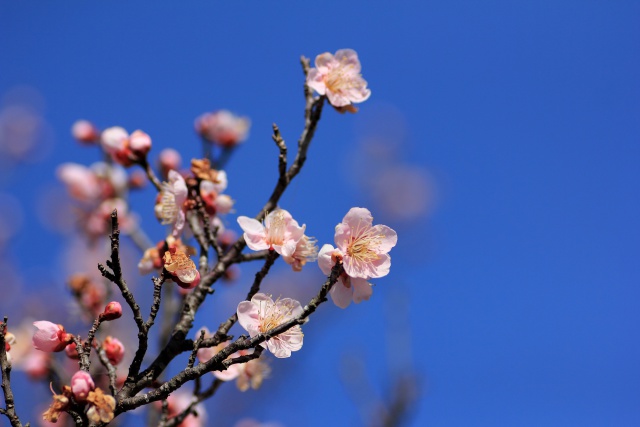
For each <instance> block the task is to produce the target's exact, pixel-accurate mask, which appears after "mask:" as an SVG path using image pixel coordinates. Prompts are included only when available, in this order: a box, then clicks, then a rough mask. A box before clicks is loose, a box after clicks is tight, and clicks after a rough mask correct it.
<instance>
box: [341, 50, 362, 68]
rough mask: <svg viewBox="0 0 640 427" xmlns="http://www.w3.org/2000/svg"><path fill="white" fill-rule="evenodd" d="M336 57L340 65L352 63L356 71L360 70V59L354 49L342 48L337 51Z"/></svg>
mask: <svg viewBox="0 0 640 427" xmlns="http://www.w3.org/2000/svg"><path fill="white" fill-rule="evenodd" d="M335 58H336V60H337V61H338V62H340V65H342V66H344V65H351V66H352V67H353V68H352V69H353V70H354V72H356V73H359V72H360V60H359V59H358V54H357V53H356V51H355V50H353V49H340V50H338V51H337V52H336V54H335Z"/></svg>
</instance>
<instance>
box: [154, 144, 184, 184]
mask: <svg viewBox="0 0 640 427" xmlns="http://www.w3.org/2000/svg"><path fill="white" fill-rule="evenodd" d="M181 164H182V156H180V153H178V152H177V151H176V150H174V149H173V148H165V149H164V150H162V151H160V154H158V167H159V168H160V173H161V174H162V176H163V177H165V178H166V177H167V176H169V171H170V170H178V168H180V165H181Z"/></svg>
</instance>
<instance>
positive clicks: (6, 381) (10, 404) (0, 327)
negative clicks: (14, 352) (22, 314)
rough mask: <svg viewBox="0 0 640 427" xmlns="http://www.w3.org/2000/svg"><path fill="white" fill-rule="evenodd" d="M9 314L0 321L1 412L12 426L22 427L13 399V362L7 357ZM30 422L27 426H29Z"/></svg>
mask: <svg viewBox="0 0 640 427" xmlns="http://www.w3.org/2000/svg"><path fill="white" fill-rule="evenodd" d="M7 320H8V318H7V316H5V317H4V320H3V321H2V322H0V369H2V392H3V393H4V406H5V407H4V408H2V411H1V412H0V413H1V414H2V415H4V416H6V417H7V418H8V419H9V422H10V423H11V426H12V427H22V423H21V422H20V417H18V414H17V413H16V406H15V403H14V399H13V391H12V390H11V363H10V362H9V360H8V358H7V349H6V347H5V345H6V342H5V334H6V333H7ZM28 425H29V424H28V423H27V426H26V427H28Z"/></svg>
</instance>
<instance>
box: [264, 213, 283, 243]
mask: <svg viewBox="0 0 640 427" xmlns="http://www.w3.org/2000/svg"><path fill="white" fill-rule="evenodd" d="M286 228H287V227H286V223H285V217H284V213H282V212H277V213H276V214H275V215H274V216H273V218H271V220H270V223H269V231H268V240H269V244H270V245H282V243H283V242H284V233H285V230H286Z"/></svg>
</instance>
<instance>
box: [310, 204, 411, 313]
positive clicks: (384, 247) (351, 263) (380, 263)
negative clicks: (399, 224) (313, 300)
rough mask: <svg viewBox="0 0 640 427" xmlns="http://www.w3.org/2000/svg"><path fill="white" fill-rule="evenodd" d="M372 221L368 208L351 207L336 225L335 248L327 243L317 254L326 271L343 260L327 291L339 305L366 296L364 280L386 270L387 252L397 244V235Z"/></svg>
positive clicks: (320, 265) (385, 272)
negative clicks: (339, 273)
mask: <svg viewBox="0 0 640 427" xmlns="http://www.w3.org/2000/svg"><path fill="white" fill-rule="evenodd" d="M372 223H373V217H372V216H371V212H369V210H367V209H365V208H351V209H350V210H349V212H348V213H347V214H346V215H345V217H344V218H343V220H342V222H341V223H340V224H338V225H337V226H336V233H335V236H334V239H335V243H336V245H337V248H334V247H333V246H332V245H329V244H326V245H324V246H322V248H321V249H320V252H319V254H318V266H319V267H320V269H321V270H322V272H323V273H324V274H327V275H328V274H330V273H331V269H332V268H333V266H334V265H335V263H336V262H337V261H338V260H341V261H342V264H343V268H344V272H343V273H342V274H341V275H340V278H339V281H338V283H336V284H335V285H334V286H333V287H332V288H331V291H330V295H331V299H332V300H333V302H334V303H335V304H336V305H337V306H338V307H340V308H346V307H347V306H348V305H349V303H350V302H351V300H352V299H353V301H354V302H355V303H356V304H357V303H359V302H361V301H363V300H368V299H369V298H370V297H371V294H372V293H373V290H372V288H371V285H370V284H369V283H368V282H367V280H368V279H370V278H378V277H383V276H386V275H387V274H389V267H390V265H391V258H390V257H389V255H388V254H387V253H388V252H389V251H390V250H391V248H393V247H394V246H395V245H396V242H397V240H398V236H397V234H396V232H395V231H393V230H392V229H391V228H389V227H387V226H386V225H375V226H372Z"/></svg>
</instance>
